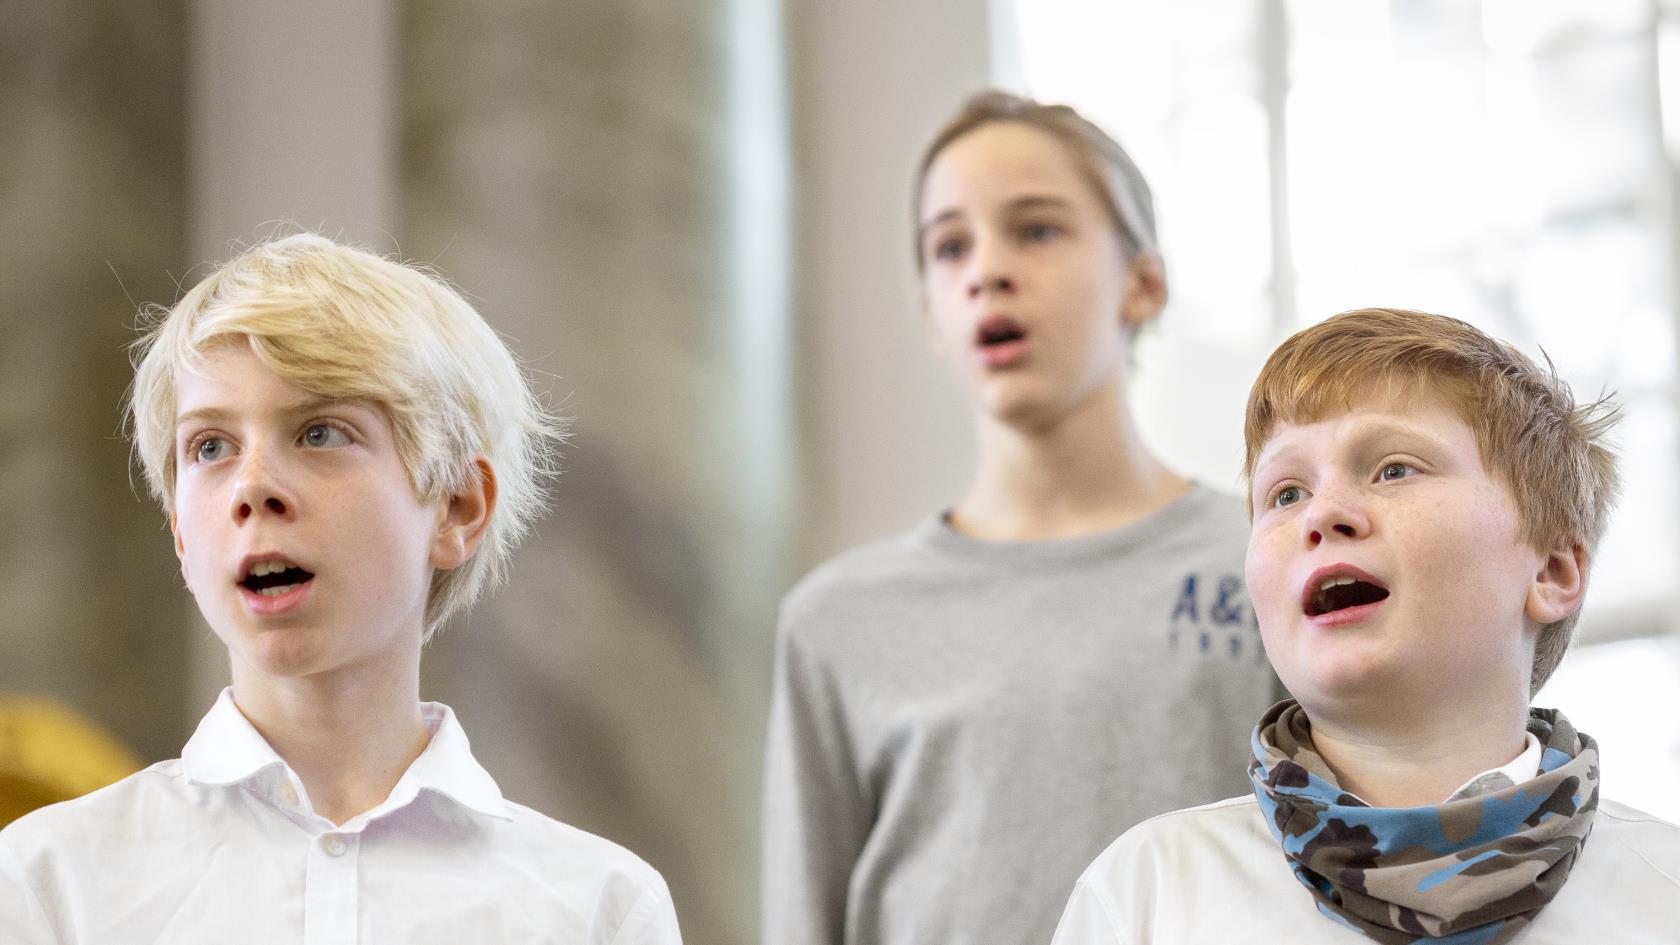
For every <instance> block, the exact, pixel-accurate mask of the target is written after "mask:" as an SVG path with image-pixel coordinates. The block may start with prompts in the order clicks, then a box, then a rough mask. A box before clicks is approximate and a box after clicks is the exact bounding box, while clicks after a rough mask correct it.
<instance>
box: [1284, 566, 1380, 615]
mask: <svg viewBox="0 0 1680 945" xmlns="http://www.w3.org/2000/svg"><path fill="white" fill-rule="evenodd" d="M1388 598H1389V590H1388V586H1387V585H1386V584H1384V583H1383V582H1382V581H1381V580H1379V579H1378V578H1376V577H1374V576H1372V575H1371V574H1370V573H1368V572H1366V571H1363V570H1361V569H1359V568H1356V567H1354V566H1353V565H1351V564H1331V565H1326V566H1325V567H1322V568H1319V569H1317V570H1315V571H1313V573H1312V574H1311V575H1309V576H1308V577H1307V580H1306V582H1305V583H1304V584H1303V585H1302V587H1301V613H1302V614H1304V615H1306V617H1307V619H1308V620H1310V621H1312V622H1313V623H1315V624H1317V625H1319V626H1336V625H1339V624H1345V623H1353V622H1355V621H1358V620H1362V619H1364V618H1365V617H1368V616H1370V615H1371V614H1372V613H1375V612H1376V610H1377V609H1378V608H1380V607H1381V606H1382V604H1383V602H1384V601H1386V600H1387V599H1388Z"/></svg>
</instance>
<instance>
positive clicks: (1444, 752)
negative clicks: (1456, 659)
mask: <svg viewBox="0 0 1680 945" xmlns="http://www.w3.org/2000/svg"><path fill="white" fill-rule="evenodd" d="M1484 701H1493V700H1484ZM1448 708H1449V709H1450V711H1443V712H1425V713H1414V714H1410V715H1407V714H1403V713H1393V714H1390V715H1387V716H1385V717H1383V718H1381V719H1380V720H1379V721H1376V722H1371V721H1369V720H1362V721H1361V722H1360V723H1358V724H1351V725H1350V724H1344V723H1343V722H1341V721H1339V720H1338V719H1336V718H1335V717H1333V716H1331V717H1328V718H1325V719H1323V720H1321V719H1320V718H1319V716H1318V715H1317V714H1312V713H1309V717H1310V718H1311V719H1312V740H1313V746H1314V748H1315V749H1317V751H1318V754H1319V756H1320V757H1322V758H1323V759H1324V761H1325V763H1326V764H1328V765H1329V766H1330V769H1331V770H1332V771H1334V772H1335V773H1336V780H1337V781H1338V782H1339V783H1340V784H1341V786H1342V789H1343V790H1345V791H1349V792H1351V793H1353V794H1357V795H1359V797H1360V798H1362V799H1363V800H1364V801H1365V802H1366V803H1368V804H1371V805H1372V806H1374V807H1431V806H1434V805H1437V804H1440V803H1441V802H1443V801H1445V800H1446V799H1447V797H1448V796H1450V795H1451V794H1452V792H1453V791H1455V790H1457V789H1458V788H1459V787H1460V786H1461V785H1463V784H1464V783H1465V782H1466V781H1468V780H1470V779H1471V778H1472V777H1475V776H1476V775H1477V774H1480V773H1481V772H1483V771H1488V770H1491V769H1493V768H1498V767H1501V766H1503V765H1506V764H1509V763H1510V762H1511V760H1512V759H1513V758H1516V757H1517V756H1518V755H1520V754H1522V751H1523V746H1524V744H1525V742H1526V739H1525V738H1524V732H1525V731H1526V727H1527V722H1528V708H1527V702H1526V701H1525V700H1522V699H1517V700H1514V701H1513V700H1505V702H1504V704H1499V705H1466V704H1464V703H1456V704H1454V705H1452V706H1450V707H1448Z"/></svg>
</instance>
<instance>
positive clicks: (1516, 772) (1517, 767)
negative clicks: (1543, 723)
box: [1447, 732, 1540, 801]
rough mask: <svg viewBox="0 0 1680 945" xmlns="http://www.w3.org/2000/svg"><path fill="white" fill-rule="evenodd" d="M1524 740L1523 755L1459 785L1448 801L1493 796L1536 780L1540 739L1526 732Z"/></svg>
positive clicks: (1538, 772)
mask: <svg viewBox="0 0 1680 945" xmlns="http://www.w3.org/2000/svg"><path fill="white" fill-rule="evenodd" d="M1523 738H1524V739H1525V741H1524V742H1523V750H1522V753H1521V754H1519V755H1517V757H1515V758H1513V759H1511V760H1510V761H1508V762H1506V763H1505V764H1503V765H1500V766H1499V767H1497V768H1489V769H1488V770H1486V771H1483V772H1482V773H1480V774H1478V775H1476V776H1474V777H1472V778H1471V779H1470V780H1468V781H1466V782H1464V783H1463V784H1461V785H1459V786H1458V790H1456V791H1454V792H1452V793H1451V794H1450V795H1448V796H1447V800H1449V801H1458V800H1463V799H1465V798H1467V797H1477V796H1480V795H1482V794H1492V793H1493V792H1494V791H1501V790H1504V789H1505V788H1508V787H1513V786H1515V785H1518V784H1521V783H1523V782H1524V781H1532V780H1534V778H1535V777H1536V776H1538V775H1539V774H1540V739H1538V738H1535V737H1534V733H1533V732H1524V733H1523Z"/></svg>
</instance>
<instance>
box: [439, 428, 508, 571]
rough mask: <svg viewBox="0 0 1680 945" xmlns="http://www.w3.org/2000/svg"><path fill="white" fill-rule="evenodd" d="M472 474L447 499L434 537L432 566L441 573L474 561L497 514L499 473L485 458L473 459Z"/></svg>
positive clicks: (445, 498) (477, 457)
mask: <svg viewBox="0 0 1680 945" xmlns="http://www.w3.org/2000/svg"><path fill="white" fill-rule="evenodd" d="M472 465H473V473H474V475H472V476H471V477H469V479H468V481H467V484H466V486H464V487H463V488H462V489H461V491H459V492H454V493H451V494H449V495H447V496H445V497H444V501H445V503H446V504H445V506H444V508H443V514H442V517H441V518H440V519H439V521H438V527H437V533H436V534H434V535H433V536H432V548H431V553H430V554H429V555H428V556H427V560H429V561H430V562H431V564H432V567H434V568H437V569H439V570H441V571H447V570H449V569H450V568H458V567H460V566H461V565H463V564H466V563H467V562H468V561H471V560H472V556H473V554H474V553H476V552H477V551H478V544H479V542H481V541H483V540H484V530H485V529H487V528H489V527H490V515H491V513H493V512H495V511H496V471H495V470H494V469H492V468H491V466H490V460H489V459H487V458H485V457H484V456H482V455H481V456H476V457H474V458H473V462H472Z"/></svg>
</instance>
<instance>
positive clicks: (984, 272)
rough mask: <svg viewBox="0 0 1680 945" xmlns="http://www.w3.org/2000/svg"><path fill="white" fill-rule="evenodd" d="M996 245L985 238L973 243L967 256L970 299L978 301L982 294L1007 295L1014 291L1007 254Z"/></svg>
mask: <svg viewBox="0 0 1680 945" xmlns="http://www.w3.org/2000/svg"><path fill="white" fill-rule="evenodd" d="M998 243H999V241H998V240H995V239H985V238H981V239H978V240H976V241H975V244H974V252H973V253H971V254H970V255H969V271H968V297H969V298H970V299H978V298H979V297H980V296H981V295H983V294H999V293H1002V294H1009V293H1013V292H1014V291H1015V288H1016V284H1015V277H1014V275H1012V274H1011V272H1010V270H1011V266H1010V261H1009V258H1008V253H1007V252H1006V251H1005V250H1003V249H1002V248H1001V247H1000V246H999V245H998Z"/></svg>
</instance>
